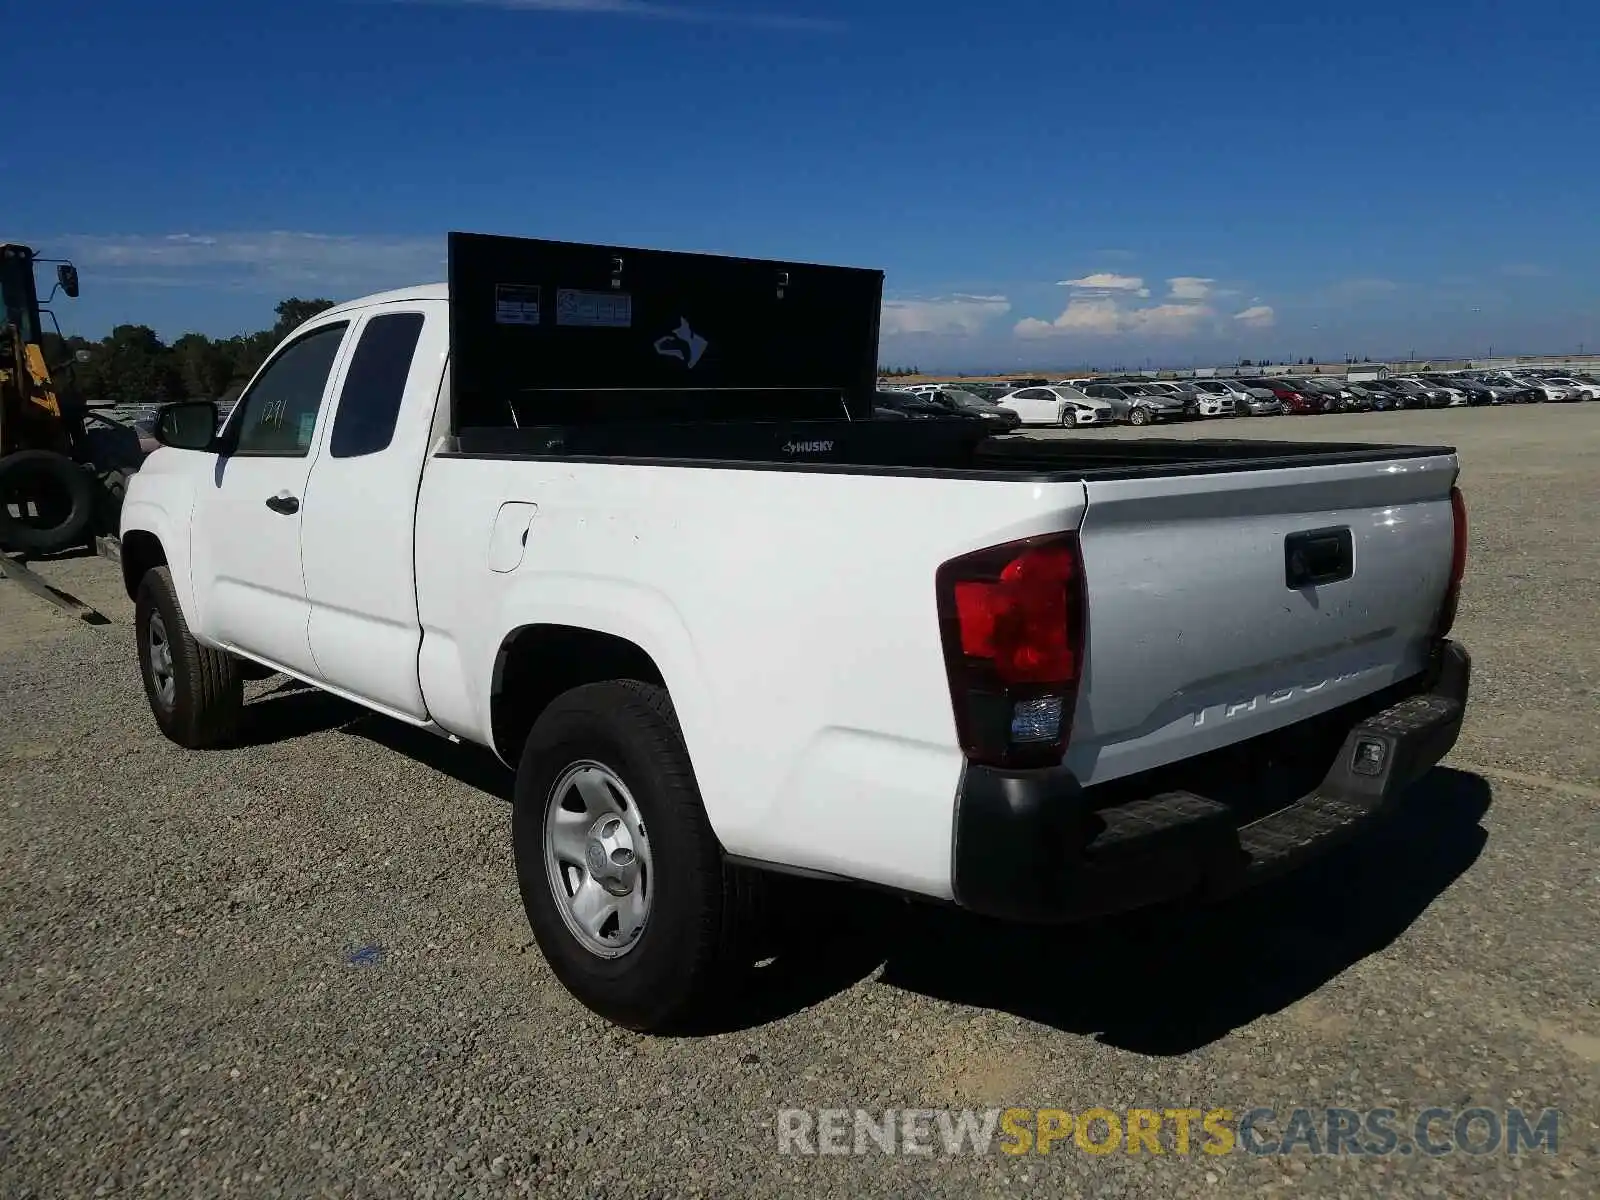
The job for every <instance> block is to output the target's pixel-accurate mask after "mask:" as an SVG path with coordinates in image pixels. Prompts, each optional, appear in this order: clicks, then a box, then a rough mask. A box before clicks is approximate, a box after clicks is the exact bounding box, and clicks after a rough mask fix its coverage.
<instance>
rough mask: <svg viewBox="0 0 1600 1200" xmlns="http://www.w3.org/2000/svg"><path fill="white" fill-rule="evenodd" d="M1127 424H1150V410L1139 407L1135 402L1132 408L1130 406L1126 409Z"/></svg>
mask: <svg viewBox="0 0 1600 1200" xmlns="http://www.w3.org/2000/svg"><path fill="white" fill-rule="evenodd" d="M1128 424H1129V425H1148V424H1150V410H1149V409H1148V408H1143V407H1141V406H1139V405H1137V404H1136V405H1134V406H1133V407H1132V408H1130V409H1129V410H1128Z"/></svg>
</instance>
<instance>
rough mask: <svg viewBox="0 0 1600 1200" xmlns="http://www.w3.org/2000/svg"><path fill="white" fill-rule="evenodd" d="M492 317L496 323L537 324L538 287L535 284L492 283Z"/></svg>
mask: <svg viewBox="0 0 1600 1200" xmlns="http://www.w3.org/2000/svg"><path fill="white" fill-rule="evenodd" d="M494 319H495V323H496V324H497V325H537V324H538V323H539V288H538V286H537V285H536V284H527V283H497V284H495V285H494Z"/></svg>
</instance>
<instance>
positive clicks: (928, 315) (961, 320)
mask: <svg viewBox="0 0 1600 1200" xmlns="http://www.w3.org/2000/svg"><path fill="white" fill-rule="evenodd" d="M1010 311H1011V301H1010V300H1008V299H1007V298H1006V297H1004V296H963V295H957V296H941V297H938V298H935V299H932V300H885V301H884V302H883V314H882V316H881V317H880V319H879V325H878V328H879V332H880V333H882V334H884V335H885V336H888V337H894V336H899V335H904V334H914V333H925V334H926V333H936V334H971V333H977V332H978V331H979V330H981V329H982V328H983V327H984V326H986V325H987V324H989V322H991V321H993V320H995V319H996V318H999V317H1003V316H1005V315H1006V314H1007V313H1008V312H1010Z"/></svg>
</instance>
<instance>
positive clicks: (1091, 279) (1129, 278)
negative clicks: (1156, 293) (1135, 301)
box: [1056, 271, 1150, 296]
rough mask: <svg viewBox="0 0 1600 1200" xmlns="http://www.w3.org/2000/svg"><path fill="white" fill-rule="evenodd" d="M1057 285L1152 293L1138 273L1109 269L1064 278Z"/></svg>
mask: <svg viewBox="0 0 1600 1200" xmlns="http://www.w3.org/2000/svg"><path fill="white" fill-rule="evenodd" d="M1056 286H1057V287H1069V288H1080V289H1084V290H1087V291H1095V292H1139V293H1140V294H1142V295H1146V296H1148V295H1149V294H1150V292H1149V289H1148V288H1146V287H1145V286H1144V280H1143V279H1140V278H1139V277H1138V276H1137V275H1113V274H1112V273H1111V272H1109V271H1099V272H1096V273H1095V274H1093V275H1085V276H1084V277H1083V278H1082V279H1063V280H1061V281H1060V282H1059V283H1058V284H1057V285H1056Z"/></svg>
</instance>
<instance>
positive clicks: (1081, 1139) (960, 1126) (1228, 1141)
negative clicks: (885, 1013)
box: [777, 1107, 1561, 1157]
mask: <svg viewBox="0 0 1600 1200" xmlns="http://www.w3.org/2000/svg"><path fill="white" fill-rule="evenodd" d="M1560 1125H1561V1114H1560V1112H1559V1111H1558V1110H1557V1109H1553V1108H1547V1109H1543V1110H1541V1111H1539V1112H1538V1113H1529V1112H1526V1111H1524V1110H1523V1109H1520V1108H1508V1109H1504V1110H1497V1109H1492V1108H1481V1107H1480V1108H1465V1109H1454V1108H1424V1109H1421V1110H1419V1111H1417V1112H1415V1113H1410V1114H1406V1113H1402V1112H1400V1111H1399V1110H1397V1109H1393V1108H1369V1109H1354V1108H1294V1109H1287V1110H1280V1109H1275V1108H1265V1107H1256V1108H1247V1109H1243V1110H1235V1109H1232V1108H1209V1109H1200V1108H1162V1109H1155V1108H1129V1109H1117V1110H1114V1109H1110V1108H1100V1107H1096V1108H1088V1109H1083V1110H1082V1111H1079V1112H1072V1111H1069V1110H1067V1109H1061V1108H1005V1109H1000V1108H988V1109H971V1108H969V1109H918V1108H903V1109H893V1108H890V1109H883V1110H881V1111H869V1110H867V1109H854V1110H852V1109H847V1108H823V1109H803V1108H786V1109H781V1110H780V1111H779V1112H778V1119H777V1133H778V1153H780V1154H830V1155H831V1154H838V1155H848V1154H908V1155H934V1154H944V1155H951V1156H954V1155H982V1154H992V1153H995V1152H997V1151H998V1152H999V1153H1001V1154H1049V1153H1051V1152H1052V1151H1057V1152H1060V1151H1068V1152H1080V1153H1085V1154H1101V1155H1104V1154H1156V1155H1163V1154H1170V1155H1180V1156H1181V1155H1188V1154H1204V1155H1223V1154H1240V1153H1243V1154H1255V1155H1286V1154H1295V1153H1304V1154H1312V1155H1353V1156H1378V1157H1381V1156H1387V1155H1395V1154H1398V1155H1402V1156H1406V1155H1412V1154H1421V1155H1425V1156H1429V1157H1438V1156H1441V1155H1445V1154H1457V1153H1460V1154H1496V1153H1500V1154H1508V1155H1514V1154H1531V1153H1535V1152H1539V1153H1544V1154H1554V1153H1556V1152H1557V1148H1558V1143H1559V1138H1560Z"/></svg>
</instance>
